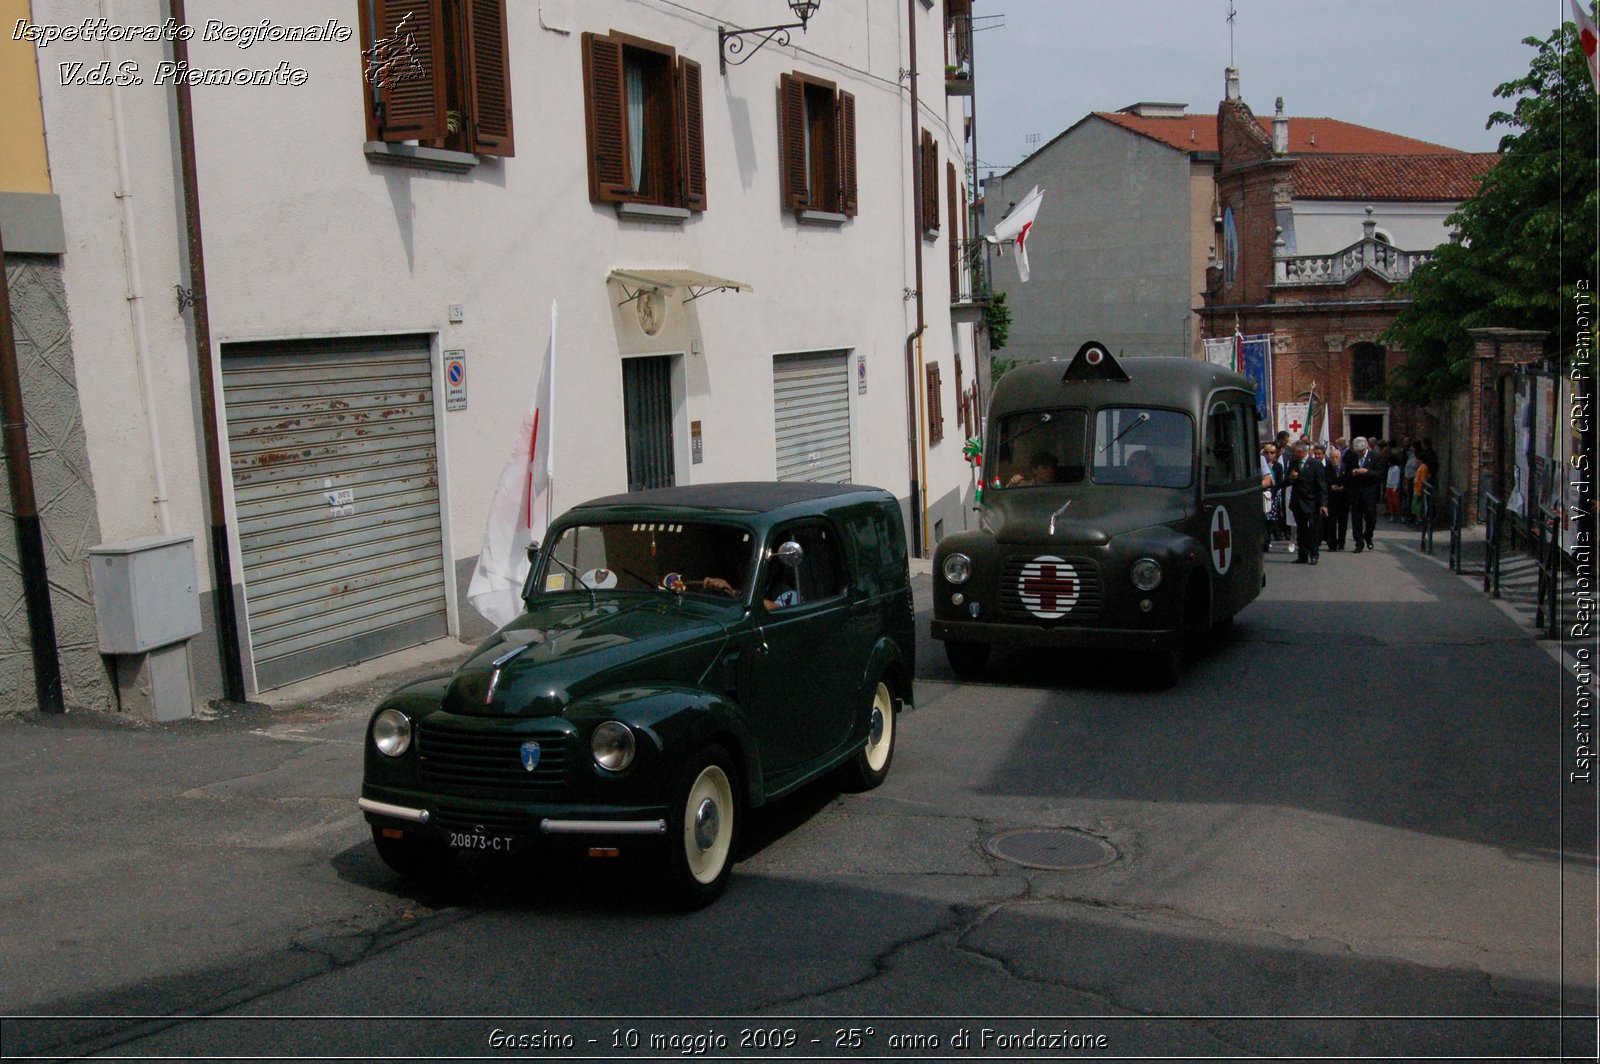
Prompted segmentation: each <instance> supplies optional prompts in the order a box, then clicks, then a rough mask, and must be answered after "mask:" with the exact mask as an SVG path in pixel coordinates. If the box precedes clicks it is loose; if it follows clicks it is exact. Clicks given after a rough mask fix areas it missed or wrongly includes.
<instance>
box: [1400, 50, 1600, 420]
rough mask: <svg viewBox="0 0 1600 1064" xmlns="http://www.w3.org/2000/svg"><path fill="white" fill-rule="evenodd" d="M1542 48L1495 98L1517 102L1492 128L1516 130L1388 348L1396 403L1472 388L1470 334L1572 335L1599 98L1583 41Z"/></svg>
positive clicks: (1412, 287) (1415, 289)
mask: <svg viewBox="0 0 1600 1064" xmlns="http://www.w3.org/2000/svg"><path fill="white" fill-rule="evenodd" d="M1523 43H1524V44H1526V45H1528V46H1529V47H1533V48H1537V49H1538V54H1537V55H1535V56H1534V59H1533V63H1532V65H1531V66H1530V67H1529V69H1528V73H1527V74H1526V75H1525V76H1523V77H1521V78H1518V79H1517V80H1515V81H1508V82H1506V83H1505V84H1504V85H1501V86H1500V87H1499V88H1497V89H1496V90H1495V96H1496V97H1498V98H1500V99H1504V100H1511V101H1514V102H1513V103H1512V106H1511V110H1510V111H1509V112H1506V111H1496V112H1495V113H1494V114H1492V115H1490V116H1489V122H1488V125H1487V126H1486V127H1485V128H1488V129H1493V128H1494V127H1495V126H1506V127H1509V128H1510V129H1511V130H1512V131H1513V132H1509V133H1507V134H1505V135H1504V136H1503V137H1501V138H1500V156H1501V158H1500V161H1499V162H1498V163H1496V164H1495V165H1494V167H1493V168H1492V169H1490V170H1489V172H1488V173H1487V174H1485V175H1484V178H1483V183H1482V185H1481V186H1480V187H1479V189H1478V192H1477V193H1476V194H1475V195H1474V196H1473V197H1472V198H1471V199H1469V200H1467V201H1466V202H1464V203H1462V204H1461V206H1460V207H1459V208H1458V209H1457V210H1456V211H1455V213H1453V214H1452V215H1450V217H1449V218H1448V219H1446V224H1448V225H1450V226H1452V227H1454V228H1455V229H1456V231H1457V233H1458V237H1457V238H1456V239H1452V241H1451V242H1450V243H1448V244H1445V245H1442V246H1441V247H1440V248H1439V249H1438V251H1437V252H1436V253H1435V254H1434V256H1433V258H1432V259H1430V260H1429V261H1428V262H1426V263H1424V264H1423V265H1422V266H1420V267H1418V268H1417V270H1416V271H1415V272H1414V273H1413V274H1412V275H1411V278H1410V279H1409V280H1408V281H1407V282H1406V283H1405V284H1404V285H1403V286H1402V287H1401V289H1400V291H1401V294H1402V295H1404V296H1406V297H1408V298H1410V299H1411V300H1412V301H1413V302H1412V303H1411V304H1410V305H1409V306H1407V307H1406V308H1405V309H1404V310H1402V311H1401V312H1400V314H1399V316H1398V317H1397V318H1396V319H1395V322H1394V324H1393V325H1392V326H1391V327H1390V328H1389V329H1388V331H1386V332H1385V333H1384V335H1383V337H1382V339H1383V341H1384V342H1385V343H1392V344H1396V345H1398V346H1400V347H1403V348H1404V349H1405V350H1406V352H1407V359H1406V363H1405V365H1404V366H1402V367H1401V368H1400V369H1399V370H1398V371H1397V372H1396V375H1395V378H1396V379H1395V380H1394V381H1393V383H1391V385H1390V386H1389V388H1388V394H1389V397H1390V398H1393V399H1400V400H1407V401H1411V402H1420V403H1427V402H1431V401H1434V400H1439V399H1444V398H1447V397H1449V396H1451V395H1454V394H1456V393H1457V392H1459V391H1461V390H1462V389H1463V388H1465V387H1466V385H1467V381H1468V372H1469V371H1468V366H1469V364H1470V362H1471V355H1472V343H1471V340H1470V338H1469V337H1468V336H1467V330H1468V329H1474V328H1480V327H1487V326H1503V327H1508V328H1518V329H1540V330H1545V331H1548V332H1549V333H1550V334H1551V335H1552V336H1554V335H1567V334H1568V332H1569V330H1567V329H1565V328H1564V327H1563V326H1564V325H1565V324H1566V320H1567V319H1568V318H1570V314H1567V313H1566V311H1565V309H1564V308H1570V307H1571V306H1572V303H1573V299H1574V296H1575V294H1576V292H1577V285H1578V283H1579V281H1580V280H1583V279H1587V280H1589V281H1590V282H1591V283H1592V281H1593V279H1594V277H1595V272H1596V260H1595V250H1596V235H1595V216H1596V209H1597V185H1596V178H1597V167H1596V154H1595V148H1596V139H1595V127H1596V108H1595V90H1594V86H1593V85H1592V83H1591V82H1590V79H1589V71H1588V69H1587V65H1586V62H1585V59H1584V54H1583V49H1582V48H1581V47H1580V46H1579V44H1578V35H1577V31H1576V29H1575V28H1574V27H1573V26H1572V25H1570V24H1567V25H1563V26H1562V27H1561V28H1560V29H1558V30H1556V31H1555V32H1554V33H1552V34H1551V35H1550V36H1549V38H1548V39H1546V40H1543V41H1541V40H1539V39H1538V38H1537V37H1529V38H1526V39H1525V40H1524V41H1523Z"/></svg>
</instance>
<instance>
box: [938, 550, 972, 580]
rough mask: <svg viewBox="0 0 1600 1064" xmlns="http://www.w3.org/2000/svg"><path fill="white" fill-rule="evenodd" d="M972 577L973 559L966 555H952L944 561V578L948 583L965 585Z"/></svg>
mask: <svg viewBox="0 0 1600 1064" xmlns="http://www.w3.org/2000/svg"><path fill="white" fill-rule="evenodd" d="M971 576H972V559H971V558H969V557H967V556H966V555H965V554H960V553H956V554H951V555H949V556H948V557H946V558H945V560H944V578H945V580H946V581H947V582H948V583H952V584H964V583H966V582H967V580H968V579H969V578H970V577H971Z"/></svg>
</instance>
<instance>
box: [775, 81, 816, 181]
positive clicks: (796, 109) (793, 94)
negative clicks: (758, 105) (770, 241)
mask: <svg viewBox="0 0 1600 1064" xmlns="http://www.w3.org/2000/svg"><path fill="white" fill-rule="evenodd" d="M806 135H807V134H806V95H805V85H804V84H803V83H802V82H801V81H800V79H799V78H795V77H791V76H789V75H788V74H782V75H780V76H779V78H778V136H779V137H780V138H781V142H780V144H779V150H780V154H781V156H782V160H783V165H782V170H783V206H784V209H785V210H791V211H798V210H803V209H805V208H806V207H809V206H810V202H809V201H808V199H807V196H806Z"/></svg>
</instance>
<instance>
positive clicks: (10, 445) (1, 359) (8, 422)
mask: <svg viewBox="0 0 1600 1064" xmlns="http://www.w3.org/2000/svg"><path fill="white" fill-rule="evenodd" d="M0 407H3V410H4V418H5V445H6V474H7V477H8V479H9V480H10V482H11V513H12V520H13V521H14V523H15V524H16V528H17V555H18V560H19V562H20V564H21V567H22V595H23V599H24V600H25V601H26V603H27V607H28V642H29V643H30V644H32V647H33V688H34V695H35V697H36V698H37V700H38V703H39V711H40V712H42V713H65V712H66V704H65V703H64V702H63V701H62V697H61V660H60V658H59V657H57V655H56V620H55V614H54V613H53V612H52V611H51V607H50V577H49V574H48V572H47V571H46V569H45V559H44V531H43V529H42V528H41V527H40V524H39V506H38V503H37V501H36V500H35V499H34V494H33V464H32V462H31V461H30V459H29V453H28V419H27V414H26V413H25V412H24V410H23V406H22V375H21V373H20V372H19V370H18V368H17V341H16V336H15V334H14V333H13V332H12V330H11V289H10V285H9V284H8V283H7V281H6V254H5V239H4V237H0Z"/></svg>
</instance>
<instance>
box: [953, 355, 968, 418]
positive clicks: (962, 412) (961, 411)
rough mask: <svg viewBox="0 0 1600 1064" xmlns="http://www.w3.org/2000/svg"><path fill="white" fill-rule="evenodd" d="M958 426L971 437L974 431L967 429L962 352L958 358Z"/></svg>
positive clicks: (956, 357)
mask: <svg viewBox="0 0 1600 1064" xmlns="http://www.w3.org/2000/svg"><path fill="white" fill-rule="evenodd" d="M955 360H956V426H957V427H958V428H959V429H960V430H961V432H962V434H964V435H971V433H972V430H971V429H969V428H968V427H967V392H966V387H965V385H963V384H962V383H961V352H959V351H957V352H956V356H955Z"/></svg>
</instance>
